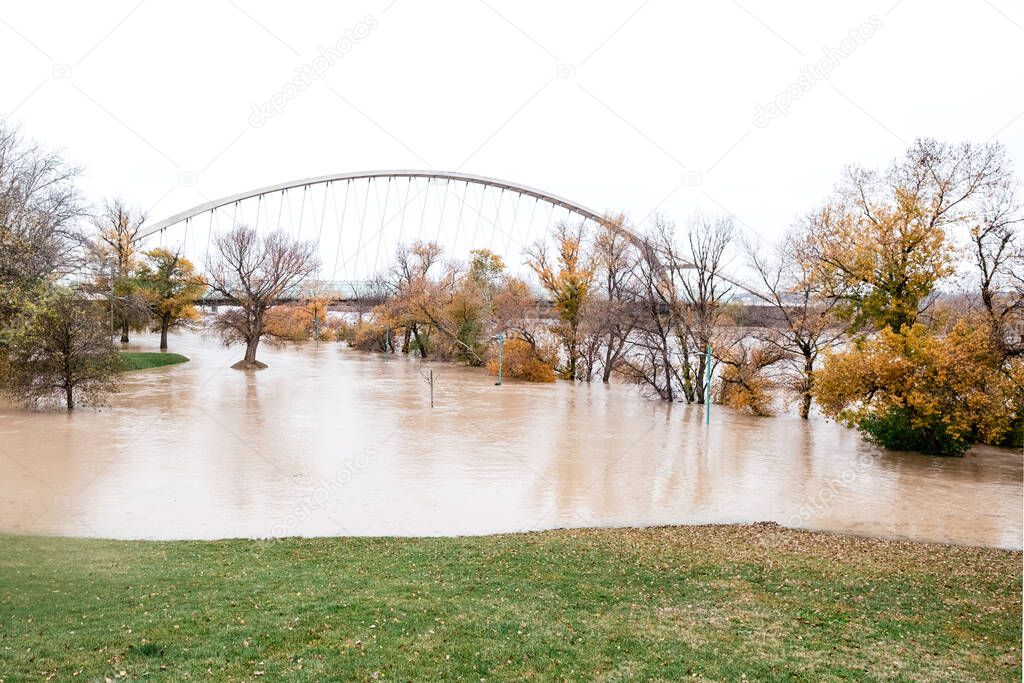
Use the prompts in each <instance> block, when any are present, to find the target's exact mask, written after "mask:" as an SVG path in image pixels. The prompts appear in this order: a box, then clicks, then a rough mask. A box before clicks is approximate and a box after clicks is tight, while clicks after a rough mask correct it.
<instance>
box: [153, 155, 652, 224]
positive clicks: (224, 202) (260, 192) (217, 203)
mask: <svg viewBox="0 0 1024 683" xmlns="http://www.w3.org/2000/svg"><path fill="white" fill-rule="evenodd" d="M371 178H427V179H430V180H447V181H456V182H465V183H471V184H475V185H483V186H486V187H491V188H495V189H499V190H507V191H509V192H515V193H518V194H519V195H522V196H526V197H532V198H534V199H537V200H539V201H543V202H546V203H548V204H551V205H552V206H556V207H561V208H563V209H566V210H567V211H568V212H569V213H571V214H576V215H578V216H580V217H581V218H583V219H587V220H591V221H593V222H594V223H597V224H599V225H603V224H606V223H609V220H608V218H607V217H606V216H605V215H603V214H600V213H598V212H597V211H594V210H593V209H590V208H588V207H586V206H584V205H583V204H580V203H579V202H574V201H572V200H569V199H566V198H564V197H560V196H558V195H555V194H551V193H550V192H545V191H543V190H539V189H537V188H534V187H530V186H528V185H522V184H520V183H514V182H511V181H507V180H501V179H499V178H491V177H488V176H481V175H475V174H471V173H462V172H459V171H423V170H407V169H395V170H381V171H356V172H352V173H334V174H330V175H322V176H314V177H311V178H302V179H299V180H289V181H285V182H282V183H276V184H274V185H267V186H265V187H260V188H256V189H253V190H247V191H245V192H239V193H237V194H233V195H228V196H226V197H221V198H220V199H213V200H211V201H208V202H204V203H202V204H198V205H196V206H193V207H192V208H190V209H187V210H185V211H181V212H179V213H176V214H174V215H173V216H169V217H167V218H165V219H163V220H161V221H157V222H156V223H152V224H149V225H144V226H143V228H142V230H140V231H139V234H138V235H137V236H136V238H135V239H136V241H140V240H143V239H145V238H147V237H149V236H151V235H153V234H155V233H158V232H160V231H161V230H166V229H167V228H169V227H172V226H174V225H177V224H179V223H183V222H185V221H187V220H190V219H192V218H195V217H196V216H200V215H202V214H204V213H206V212H207V211H215V210H217V209H221V208H223V207H225V206H231V205H233V204H236V203H238V202H242V201H245V200H247V199H254V198H258V197H262V196H264V195H268V194H274V193H276V192H284V191H287V190H294V189H299V188H307V187H310V186H314V185H323V184H329V183H333V182H340V181H347V180H369V179H371ZM620 229H621V230H622V232H623V234H624V236H626V237H627V238H629V239H630V240H631V241H633V242H639V239H640V238H639V236H638V235H637V234H636V233H635V232H633V231H632V230H631V229H630V228H628V227H625V226H620Z"/></svg>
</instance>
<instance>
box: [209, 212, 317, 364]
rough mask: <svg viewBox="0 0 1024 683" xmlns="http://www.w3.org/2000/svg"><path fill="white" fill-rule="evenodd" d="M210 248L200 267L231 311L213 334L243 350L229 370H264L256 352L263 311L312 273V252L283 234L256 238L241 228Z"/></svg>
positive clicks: (217, 239) (216, 323)
mask: <svg viewBox="0 0 1024 683" xmlns="http://www.w3.org/2000/svg"><path fill="white" fill-rule="evenodd" d="M214 244H215V246H216V248H217V254H216V256H215V257H213V258H212V259H211V260H210V261H209V262H208V263H207V266H206V269H207V273H208V285H209V288H210V290H211V291H213V292H216V293H217V294H220V295H221V296H223V297H224V298H225V299H227V300H228V301H230V302H231V303H233V304H234V305H235V306H237V308H234V309H228V310H226V311H224V312H223V313H221V314H219V315H218V316H217V318H216V320H215V321H214V328H215V329H217V330H218V331H219V333H220V335H221V338H222V339H223V341H224V343H225V344H234V343H238V342H242V343H244V344H245V357H244V358H243V359H242V360H240V361H239V362H237V363H235V364H234V365H233V366H232V367H234V368H238V369H254V368H265V367H266V365H265V364H264V363H261V362H259V361H257V360H256V349H257V347H258V346H259V343H260V339H262V338H263V336H264V335H265V334H266V328H265V326H264V321H265V317H266V314H267V311H268V310H270V309H271V308H272V307H273V306H274V305H275V304H277V302H278V301H279V300H280V299H281V297H282V296H284V295H285V294H287V293H289V292H291V291H292V290H296V289H297V287H298V286H299V285H300V284H301V283H302V282H303V281H304V280H305V279H306V278H308V277H309V276H311V275H312V274H313V273H314V272H316V270H317V268H318V267H319V262H318V259H317V257H316V253H315V246H314V245H313V243H311V242H302V241H298V240H292V239H290V238H289V237H288V236H287V235H286V234H285V233H283V232H272V233H269V234H266V235H264V236H263V237H262V238H261V237H260V236H259V235H258V234H257V233H256V231H255V230H254V229H252V228H249V227H247V226H244V225H239V226H235V227H234V228H233V229H231V230H230V231H229V232H227V233H224V234H221V235H217V236H216V237H215V238H214Z"/></svg>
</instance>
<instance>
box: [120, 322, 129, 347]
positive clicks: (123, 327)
mask: <svg viewBox="0 0 1024 683" xmlns="http://www.w3.org/2000/svg"><path fill="white" fill-rule="evenodd" d="M121 343H122V344H127V343H128V321H127V320H122V321H121Z"/></svg>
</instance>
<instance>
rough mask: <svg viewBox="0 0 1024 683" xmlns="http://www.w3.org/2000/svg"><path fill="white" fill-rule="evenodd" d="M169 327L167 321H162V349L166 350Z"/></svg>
mask: <svg viewBox="0 0 1024 683" xmlns="http://www.w3.org/2000/svg"><path fill="white" fill-rule="evenodd" d="M167 328H168V325H167V322H166V321H163V322H161V324H160V350H161V351H166V350H167Z"/></svg>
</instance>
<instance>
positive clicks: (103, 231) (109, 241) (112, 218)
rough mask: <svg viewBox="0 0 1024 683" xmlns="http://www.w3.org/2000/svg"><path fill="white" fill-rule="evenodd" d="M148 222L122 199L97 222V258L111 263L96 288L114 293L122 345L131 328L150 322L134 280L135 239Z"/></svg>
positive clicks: (106, 207)
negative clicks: (147, 320)
mask: <svg viewBox="0 0 1024 683" xmlns="http://www.w3.org/2000/svg"><path fill="white" fill-rule="evenodd" d="M145 220H146V216H145V214H144V213H142V212H140V211H136V210H134V209H132V208H130V207H129V206H127V205H126V204H125V203H124V202H122V201H121V200H120V199H111V200H108V201H107V202H106V203H105V204H104V205H103V210H102V211H101V212H100V214H99V215H98V216H96V217H95V218H94V220H93V222H94V224H95V226H96V230H97V232H98V234H99V239H98V240H97V242H96V245H95V248H94V252H95V257H94V258H95V260H97V261H100V260H101V259H102V260H103V261H108V262H109V263H108V264H104V267H103V268H102V270H101V271H100V276H99V278H98V279H97V282H96V283H95V288H96V289H98V290H99V291H103V292H112V293H113V302H112V304H113V307H114V311H115V312H116V314H117V318H118V323H119V325H120V327H121V343H122V344H127V343H128V331H129V329H130V328H133V327H134V328H137V329H138V328H142V327H144V325H145V323H146V319H145V318H146V314H145V306H144V305H143V303H142V302H140V300H139V296H138V295H139V291H138V288H137V286H136V284H137V283H136V281H135V278H134V277H133V275H134V273H135V269H136V268H137V267H138V265H139V263H138V254H137V250H136V245H135V240H136V239H137V238H138V235H139V231H140V230H141V228H142V224H143V223H144V222H145ZM112 271H113V272H112ZM110 278H113V282H111V280H110Z"/></svg>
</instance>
